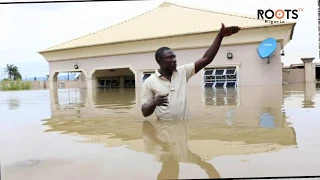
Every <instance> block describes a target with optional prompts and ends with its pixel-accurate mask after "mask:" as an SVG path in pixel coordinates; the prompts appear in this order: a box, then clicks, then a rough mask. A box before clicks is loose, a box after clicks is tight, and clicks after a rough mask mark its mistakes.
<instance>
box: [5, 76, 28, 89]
mask: <svg viewBox="0 0 320 180" xmlns="http://www.w3.org/2000/svg"><path fill="white" fill-rule="evenodd" d="M31 88H32V83H31V82H29V81H22V80H20V79H19V80H14V81H13V80H3V81H1V82H0V90H2V91H17V90H30V89H31Z"/></svg>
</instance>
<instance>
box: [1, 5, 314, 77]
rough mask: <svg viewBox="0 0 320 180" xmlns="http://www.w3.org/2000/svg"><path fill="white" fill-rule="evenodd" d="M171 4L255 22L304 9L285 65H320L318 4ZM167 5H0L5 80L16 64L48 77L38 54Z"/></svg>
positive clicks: (24, 72)
mask: <svg viewBox="0 0 320 180" xmlns="http://www.w3.org/2000/svg"><path fill="white" fill-rule="evenodd" d="M8 1H13V0H0V3H1V2H8ZM20 1H21V0H20ZM29 1H30V0H29ZM31 1H39V0H31ZM167 1H168V2H172V3H176V4H181V5H186V6H192V7H199V8H206V9H211V10H219V11H227V12H235V13H241V14H248V15H253V16H256V13H257V9H269V8H270V9H279V8H280V9H296V8H304V10H303V12H301V13H299V18H298V19H297V20H296V22H297V25H296V27H295V32H294V36H293V40H291V41H290V42H289V43H288V44H287V46H286V47H285V49H284V50H285V54H286V55H285V56H284V57H283V59H282V61H283V62H284V63H285V65H290V64H292V63H301V60H300V58H302V57H315V58H316V60H317V61H318V59H319V45H318V44H319V43H318V21H317V20H318V7H317V0H305V1H302V0H265V1H263V0H223V1H222V0H221V1H217V0H196V1H195V0H167ZM15 2H19V0H15ZM163 2H164V1H163V0H150V1H147V0H143V1H105V2H74V3H45V4H0V22H1V28H0V76H1V75H2V74H3V73H4V72H3V69H4V67H5V66H6V64H14V65H16V66H17V67H18V68H19V69H20V72H21V74H22V77H23V78H25V77H28V78H29V77H45V76H46V75H47V74H49V67H48V63H47V61H46V60H45V59H44V57H42V56H41V55H40V54H38V53H37V52H38V51H40V50H43V49H46V48H48V47H50V46H53V45H56V44H60V43H62V42H65V41H68V40H71V39H73V38H77V37H79V36H82V35H85V34H88V33H91V32H94V31H97V30H100V29H103V28H106V27H108V26H111V25H114V24H117V23H120V22H122V21H124V20H127V19H130V18H132V17H134V16H137V15H140V14H142V13H145V12H147V11H149V10H151V9H154V8H156V7H157V6H159V5H160V4H161V3H163ZM235 25H236V24H235Z"/></svg>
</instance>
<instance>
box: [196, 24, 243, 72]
mask: <svg viewBox="0 0 320 180" xmlns="http://www.w3.org/2000/svg"><path fill="white" fill-rule="evenodd" d="M239 30H240V27H238V26H231V27H225V26H224V24H223V23H222V27H221V29H220V31H219V33H218V35H217V37H216V38H215V40H214V41H213V43H212V44H211V46H210V47H209V48H208V50H207V51H206V52H205V53H204V55H203V57H202V58H201V59H199V60H197V61H196V62H195V73H197V72H199V71H200V70H201V69H203V68H204V67H206V66H207V65H208V64H210V63H211V62H212V61H213V59H214V57H215V56H216V54H217V53H218V51H219V48H220V45H221V42H222V39H223V37H226V36H231V35H232V34H235V33H237V32H238V31H239Z"/></svg>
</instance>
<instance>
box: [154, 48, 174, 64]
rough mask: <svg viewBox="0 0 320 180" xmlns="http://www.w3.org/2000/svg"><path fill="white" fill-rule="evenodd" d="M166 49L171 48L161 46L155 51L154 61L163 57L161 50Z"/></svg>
mask: <svg viewBox="0 0 320 180" xmlns="http://www.w3.org/2000/svg"><path fill="white" fill-rule="evenodd" d="M166 50H171V49H170V48H168V47H161V48H159V49H158V50H157V51H156V54H155V58H156V61H158V59H161V58H162V57H163V52H164V51H166Z"/></svg>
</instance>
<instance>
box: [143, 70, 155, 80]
mask: <svg viewBox="0 0 320 180" xmlns="http://www.w3.org/2000/svg"><path fill="white" fill-rule="evenodd" d="M153 73H154V72H144V73H143V76H142V82H144V81H145V80H146V79H147V78H148V77H150V76H151V75H152V74H153Z"/></svg>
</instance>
